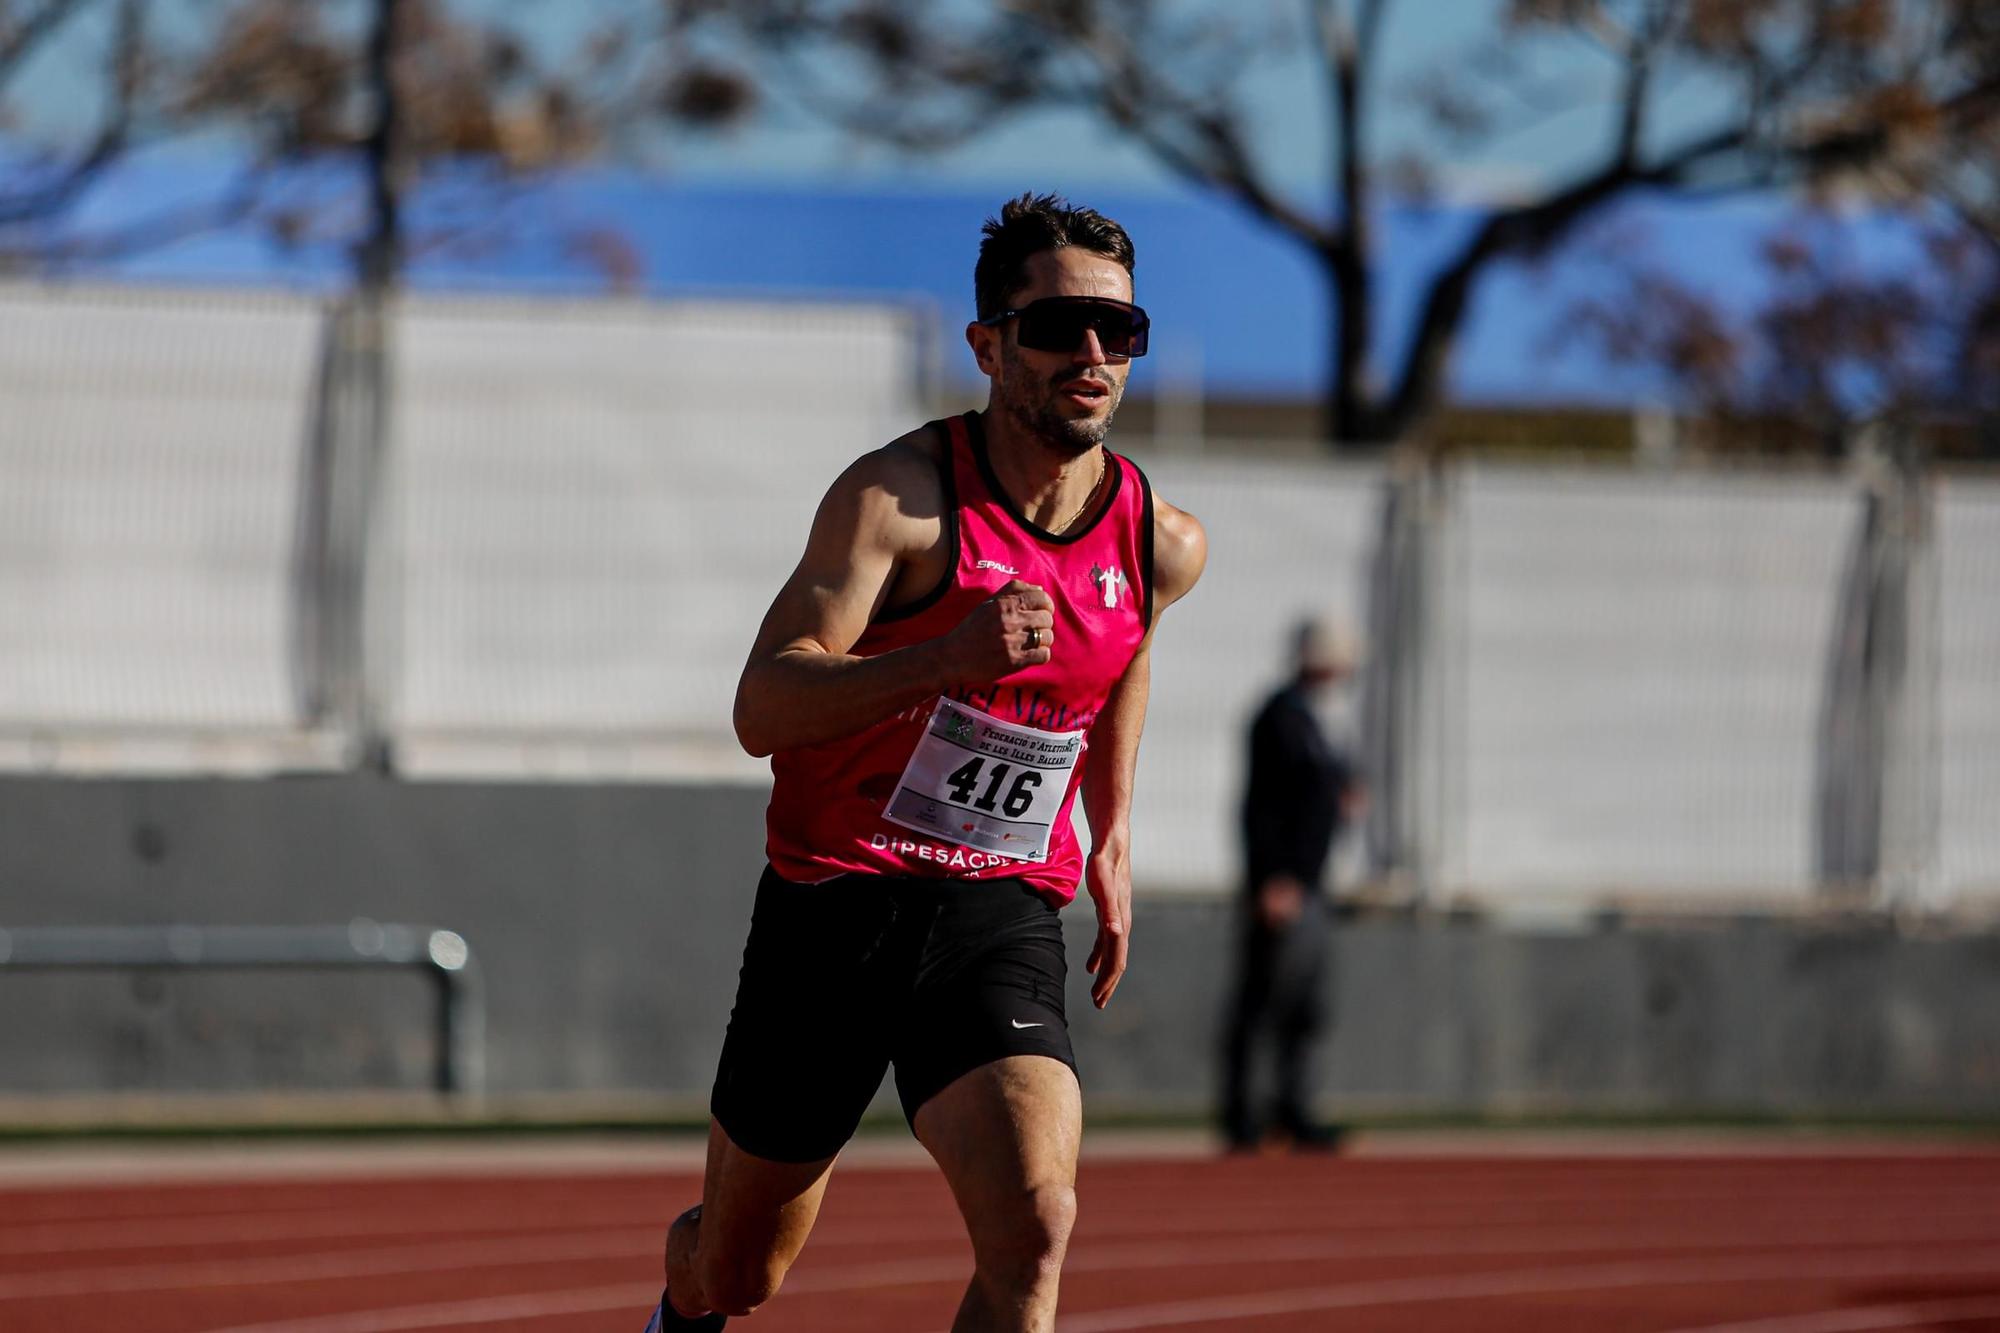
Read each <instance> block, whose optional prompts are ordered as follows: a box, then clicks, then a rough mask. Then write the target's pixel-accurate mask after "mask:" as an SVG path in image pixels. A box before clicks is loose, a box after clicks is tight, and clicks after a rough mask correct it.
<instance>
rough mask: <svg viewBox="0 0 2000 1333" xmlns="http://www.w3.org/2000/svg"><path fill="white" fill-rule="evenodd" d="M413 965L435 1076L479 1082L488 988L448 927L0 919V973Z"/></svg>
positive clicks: (463, 1085) (463, 1087)
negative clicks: (430, 1028) (10, 922)
mask: <svg viewBox="0 0 2000 1333" xmlns="http://www.w3.org/2000/svg"><path fill="white" fill-rule="evenodd" d="M357 967H360V968H418V969H421V970H423V971H426V972H428V973H429V974H430V975H431V977H432V979H433V980H434V981H435V983H436V986H437V1000H438V1003H437V1017H436V1034H437V1047H436V1049H437V1059H436V1066H435V1084H436V1087H437V1090H438V1091H439V1092H440V1093H443V1094H445V1095H446V1096H448V1097H451V1098H453V1099H454V1100H457V1101H462V1102H471V1101H476V1100H477V1099H478V1098H479V1097H480V1096H481V1095H482V1094H483V1093H484V1092H485V1087H486V997H485V991H484V988H483V986H482V984H481V981H480V976H479V969H478V966H477V964H476V962H475V960H474V959H473V956H472V949H471V947H470V946H469V945H467V944H466V942H465V938H464V937H463V936H462V935H459V934H458V933H457V932H456V931H450V930H439V929H433V928H432V927H429V926H411V925H396V924H387V923H382V922H376V921H371V920H369V919H367V918H357V919H356V920H354V921H351V922H349V923H348V924H347V925H344V926H40V927H30V928H22V929H12V930H9V929H0V976H4V975H6V974H7V973H9V972H15V971H24V970H30V969H42V970H75V969H87V968H96V969H121V970H139V969H151V968H161V969H211V970H223V969H236V970H263V969H276V970H293V969H297V970H305V969H346V968H357Z"/></svg>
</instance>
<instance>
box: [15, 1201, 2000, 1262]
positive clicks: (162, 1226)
mask: <svg viewBox="0 0 2000 1333" xmlns="http://www.w3.org/2000/svg"><path fill="white" fill-rule="evenodd" d="M1823 1193H1824V1192H1821V1193H1820V1194H1814V1195H1812V1196H1810V1198H1808V1196H1806V1195H1805V1194H1803V1193H1802V1192H1787V1193H1786V1194H1784V1195H1782V1196H1780V1197H1778V1198H1777V1199H1775V1200H1773V1199H1769V1198H1760V1199H1747V1200H1740V1201H1739V1198H1738V1196H1734V1195H1732V1196H1727V1197H1724V1196H1718V1195H1715V1194H1712V1193H1711V1194H1703V1195H1699V1196H1695V1195H1682V1196H1678V1197H1675V1196H1666V1195H1662V1194H1658V1193H1650V1192H1649V1193H1648V1194H1647V1195H1646V1196H1645V1203H1646V1205H1647V1207H1648V1210H1649V1214H1648V1215H1649V1219H1650V1220H1657V1219H1658V1215H1659V1212H1660V1209H1661V1207H1662V1205H1663V1204H1664V1203H1666V1202H1669V1201H1671V1202H1704V1203H1715V1204H1718V1205H1721V1204H1728V1205H1730V1206H1729V1208H1728V1212H1727V1217H1728V1220H1729V1221H1731V1222H1738V1223H1741V1222H1748V1221H1750V1220H1751V1219H1752V1218H1763V1219H1764V1220H1765V1221H1766V1222H1767V1224H1768V1225H1770V1226H1773V1227H1781V1228H1785V1229H1790V1228H1791V1227H1792V1225H1793V1224H1794V1219H1796V1218H1797V1217H1799V1216H1800V1215H1801V1214H1802V1213H1806V1212H1815V1213H1822V1214H1827V1215H1839V1214H1842V1213H1846V1212H1849V1211H1851V1210H1853V1209H1857V1208H1859V1207H1860V1206H1861V1205H1862V1204H1864V1203H1865V1204H1866V1205H1867V1207H1866V1211H1867V1213H1868V1214H1869V1216H1871V1217H1872V1218H1875V1219H1877V1220H1879V1219H1881V1218H1883V1217H1885V1216H1887V1215H1888V1212H1887V1210H1886V1208H1885V1205H1889V1204H1892V1203H1896V1202H1900V1201H1899V1200H1897V1197H1896V1196H1897V1195H1898V1194H1899V1193H1902V1194H1907V1195H1908V1196H1909V1197H1910V1200H1911V1202H1912V1204H1913V1207H1912V1208H1911V1209H1910V1210H1909V1215H1910V1216H1911V1217H1913V1218H1916V1219H1919V1220H1926V1221H1927V1220H1931V1219H1935V1218H1937V1217H1940V1216H1951V1217H1955V1218H1957V1217H1971V1216H1988V1217H1992V1218H1994V1219H1995V1220H1996V1221H2000V1189H1996V1188H1995V1187H1994V1186H1989V1185H1985V1184H1973V1185H1965V1186H1960V1187H1956V1188H1953V1187H1950V1186H1942V1185H1941V1186H1938V1187H1934V1188H1931V1189H1926V1190H1922V1191H1917V1190H1906V1191H1896V1190H1871V1191H1860V1190H1849V1191H1846V1192H1844V1193H1843V1194H1842V1195H1840V1196H1836V1197H1831V1198H1827V1197H1822V1194H1823ZM1960 1196H1962V1197H1963V1198H1964V1199H1966V1200H1969V1201H1971V1202H1972V1203H1973V1204H1974V1205H1976V1206H1975V1207H1972V1208H1951V1209H1948V1210H1947V1209H1941V1208H1940V1207H1939V1204H1940V1203H1943V1202H1947V1201H1952V1200H1956V1199H1957V1198H1959V1197H1960ZM1600 1199H1601V1196H1597V1195H1592V1196H1589V1199H1588V1200H1587V1202H1589V1201H1598V1200H1600ZM1495 1202H1499V1203H1503V1204H1505V1205H1511V1206H1503V1207H1499V1208H1492V1209H1487V1208H1473V1207H1472V1206H1471V1204H1470V1202H1469V1201H1467V1200H1463V1199H1460V1200H1453V1201H1450V1202H1448V1203H1446V1202H1440V1203H1439V1204H1438V1205H1436V1206H1431V1207H1417V1208H1412V1207H1408V1206H1395V1205H1388V1206H1384V1207H1381V1208H1356V1207H1354V1206H1352V1203H1351V1201H1348V1202H1347V1203H1346V1204H1343V1205H1342V1206H1340V1207H1338V1208H1333V1209H1329V1208H1327V1207H1325V1206H1324V1205H1321V1206H1318V1207H1317V1208H1316V1209H1314V1208H1286V1207H1283V1206H1282V1201H1274V1202H1267V1203H1265V1204H1262V1205H1259V1206H1256V1207H1254V1208H1253V1207H1249V1206H1247V1205H1246V1206H1245V1207H1243V1208H1242V1209H1240V1210H1238V1209H1235V1208H1233V1207H1232V1206H1231V1205H1227V1204H1224V1205H1221V1206H1209V1207H1204V1208H1203V1209H1202V1211H1201V1214H1200V1219H1199V1222H1198V1223H1192V1222H1190V1221H1188V1220H1186V1218H1185V1216H1184V1215H1182V1214H1178V1213H1174V1212H1168V1213H1166V1214H1164V1215H1161V1214H1154V1215H1149V1216H1143V1217H1138V1218H1134V1219H1133V1220H1132V1221H1130V1222H1127V1223H1125V1224H1122V1225H1119V1226H1117V1227H1115V1228H1114V1229H1111V1230H1109V1231H1107V1232H1101V1233H1099V1234H1100V1235H1122V1236H1133V1237H1139V1236H1150V1235H1175V1234H1179V1233H1183V1232H1188V1231H1199V1233H1200V1234H1203V1235H1215V1234H1221V1233H1228V1232H1256V1233H1262V1232H1265V1231H1268V1230H1270V1229H1271V1226H1272V1223H1273V1220H1274V1219H1280V1218H1281V1219H1282V1220H1283V1223H1284V1224H1288V1226H1289V1229H1296V1230H1306V1229H1316V1230H1325V1231H1335V1230H1343V1229H1351V1230H1355V1231H1362V1232H1366V1233H1368V1234H1370V1235H1379V1234H1380V1233H1381V1232H1382V1231H1383V1230H1385V1229H1398V1228H1410V1229H1418V1228H1442V1227H1450V1226H1466V1227H1470V1226H1480V1227H1492V1226H1518V1225H1523V1224H1528V1225H1533V1224H1537V1223H1549V1222H1556V1221H1560V1222H1566V1223H1570V1224H1575V1225H1586V1224H1593V1225H1599V1226H1604V1227H1607V1228H1609V1227H1615V1226H1617V1225H1619V1224H1620V1223H1621V1222H1622V1221H1623V1219H1622V1218H1620V1217H1616V1216H1614V1217H1611V1218H1598V1217H1597V1216H1595V1214H1596V1213H1597V1212H1598V1211H1601V1210H1598V1209H1590V1208H1585V1209H1582V1210H1579V1211H1578V1212H1575V1213H1571V1212H1569V1211H1568V1210H1562V1212H1563V1215H1562V1216H1559V1217H1551V1216H1550V1213H1551V1212H1552V1211H1554V1210H1553V1209H1552V1207H1551V1205H1552V1204H1553V1203H1555V1202H1557V1201H1555V1200H1552V1199H1550V1198H1549V1197H1548V1196H1546V1195H1545V1194H1542V1193H1539V1192H1538V1193H1537V1195H1536V1196H1535V1197H1534V1198H1533V1199H1531V1200H1525V1201H1524V1200H1521V1199H1520V1198H1519V1197H1518V1196H1512V1197H1510V1198H1508V1199H1506V1200H1496V1201H1495ZM673 1211H674V1210H672V1209H658V1208H652V1207H648V1208H647V1209H646V1210H645V1211H644V1212H643V1213H637V1214H632V1215H618V1214H613V1215H611V1216H608V1217H607V1216H606V1215H605V1214H604V1213H603V1212H602V1211H598V1212H594V1213H593V1214H592V1215H591V1221H592V1225H593V1226H594V1227H603V1226H607V1225H621V1226H623V1225H631V1226H642V1225H646V1224H648V1223H654V1222H657V1225H658V1226H659V1227H660V1229H661V1231H662V1232H663V1233H664V1231H665V1228H666V1222H667V1220H669V1219H670V1217H671V1215H672V1212H673ZM1623 1211H1626V1212H1629V1209H1623ZM1314 1213H1317V1214H1318V1215H1313V1214H1314ZM1300 1214H1307V1215H1306V1216H1301V1215H1300ZM1468 1219H1469V1220H1468ZM1706 1223H1707V1219H1705V1218H1704V1219H1699V1220H1698V1221H1697V1222H1695V1223H1691V1224H1698V1225H1706ZM425 1226H426V1229H428V1230H432V1231H437V1230H450V1231H457V1232H471V1233H478V1232H482V1231H483V1232H507V1231H525V1230H536V1229H542V1230H546V1229H548V1228H547V1227H546V1226H545V1225H544V1224H542V1223H540V1222H537V1221H535V1220H532V1219H521V1220H518V1221H517V1220H512V1219H490V1218H488V1217H482V1218H479V1219H477V1220H473V1221H467V1222H456V1221H452V1220H450V1219H449V1218H443V1219H440V1218H431V1219H429V1220H428V1221H427V1222H426V1223H425ZM408 1230H409V1223H408V1216H407V1214H396V1215H384V1216H383V1217H382V1218H381V1219H380V1220H379V1221H377V1220H376V1219H375V1218H373V1217H370V1216H369V1215H368V1214H366V1213H347V1212H342V1211H339V1210H337V1209H336V1210H334V1211H333V1212H331V1213H328V1212H325V1211H308V1210H307V1209H304V1208H299V1209H289V1210H287V1211H285V1212H284V1213H281V1214H274V1213H272V1212H259V1211H248V1212H230V1213H211V1214H162V1215H159V1216H145V1217H132V1218H127V1219H118V1220H104V1219H97V1220H91V1221H87V1222H70V1221H49V1222H26V1223H13V1224H7V1225H0V1259H4V1258H5V1257H6V1256H8V1255H25V1254H60V1253H77V1252H81V1251H85V1250H91V1249H114V1250H115V1249H128V1248H139V1249H180V1248H186V1249H194V1248H201V1247H203V1246H206V1245H212V1244H216V1243H222V1242H230V1241H264V1240H271V1241H277V1240H296V1239H328V1238H334V1237H346V1238H352V1239H359V1238H361V1237H365V1236H368V1235H371V1234H390V1235H401V1234H407V1232H408ZM846 1232H860V1233H863V1236H856V1237H850V1236H848V1235H845V1234H843V1233H846ZM933 1232H934V1229H933V1228H925V1229H921V1230H916V1231H912V1232H909V1233H907V1234H909V1235H910V1236H912V1238H915V1239H922V1238H924V1237H926V1236H928V1235H931V1234H933ZM901 1234H905V1233H896V1234H895V1235H891V1234H890V1233H887V1232H884V1231H883V1230H882V1229H881V1227H880V1226H879V1225H878V1224H877V1223H876V1222H875V1221H874V1220H873V1219H872V1218H861V1217H856V1218H841V1219H830V1220H822V1222H821V1224H820V1227H819V1228H818V1230H816V1231H815V1232H814V1233H813V1243H814V1245H815V1246H816V1247H818V1248H824V1247H826V1246H827V1245H830V1244H861V1243H874V1242H876V1241H879V1240H884V1239H895V1238H899V1237H900V1235H901Z"/></svg>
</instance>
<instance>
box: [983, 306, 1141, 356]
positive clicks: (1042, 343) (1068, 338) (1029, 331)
mask: <svg viewBox="0 0 2000 1333" xmlns="http://www.w3.org/2000/svg"><path fill="white" fill-rule="evenodd" d="M1010 319H1019V320H1020V321H1021V322H1020V324H1019V325H1018V326H1017V327H1016V328H1015V330H1014V338H1015V341H1017V342H1019V343H1020V344H1021V346H1023V347H1032V348H1034V349H1035V350H1036V351H1038V352H1074V351H1075V350H1076V347H1077V344H1078V343H1080V342H1082V341H1083V331H1084V330H1085V329H1095V330H1096V331H1097V341H1098V345H1099V346H1101V347H1103V348H1104V354H1105V355H1106V356H1144V355H1145V354H1146V331H1147V330H1148V329H1150V328H1152V327H1153V321H1152V320H1150V319H1148V318H1147V317H1146V312H1145V311H1143V310H1141V309H1140V308H1139V307H1138V306H1135V305H1133V304H1132V303H1131V302H1130V301H1113V300H1111V299H1110V298H1109V297H1103V296H1044V297H1043V298H1042V299H1041V300H1039V301H1030V302H1028V304H1026V305H1024V306H1022V307H1021V308H1020V309H1019V310H1002V311H1001V312H1000V313H999V314H997V315H995V316H993V317H992V318H991V319H982V320H980V321H979V322H980V323H981V324H985V325H989V326H993V325H999V324H1004V323H1005V322H1006V321H1008V320H1010Z"/></svg>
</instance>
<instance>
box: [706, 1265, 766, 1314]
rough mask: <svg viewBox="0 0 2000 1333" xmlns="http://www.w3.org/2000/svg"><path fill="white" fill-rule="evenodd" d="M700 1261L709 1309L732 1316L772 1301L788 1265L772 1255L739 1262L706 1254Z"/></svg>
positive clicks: (747, 1312) (746, 1312) (745, 1312)
mask: <svg viewBox="0 0 2000 1333" xmlns="http://www.w3.org/2000/svg"><path fill="white" fill-rule="evenodd" d="M697 1264H698V1267H699V1272H700V1275H701V1294H702V1297H703V1298H704V1299H705V1300H706V1301H707V1302H708V1305H709V1308H711V1309H713V1310H715V1311H717V1312H718V1313H721V1314H726V1315H730V1316H732V1317H734V1316H738V1315H746V1314H749V1313H750V1312H751V1311H752V1310H755V1309H756V1308H757V1307H758V1306H760V1305H762V1304H763V1303H764V1302H766V1301H768V1300H770V1299H771V1298H772V1297H773V1296H775V1295H777V1294H778V1287H779V1286H780V1285H781V1284H782V1283H783V1282H784V1280H785V1265H784V1264H783V1263H782V1262H781V1261H780V1260H778V1259H776V1258H773V1257H768V1256H761V1255H760V1256H757V1257H756V1258H753V1259H751V1260H748V1261H739V1260H733V1259H728V1258H724V1257H718V1256H711V1255H702V1256H700V1258H699V1259H698V1260H697Z"/></svg>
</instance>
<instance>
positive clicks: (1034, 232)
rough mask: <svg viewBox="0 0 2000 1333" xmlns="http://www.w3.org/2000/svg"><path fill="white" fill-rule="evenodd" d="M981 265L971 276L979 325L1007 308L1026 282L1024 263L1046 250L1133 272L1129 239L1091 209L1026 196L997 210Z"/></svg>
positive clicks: (1044, 196)
mask: <svg viewBox="0 0 2000 1333" xmlns="http://www.w3.org/2000/svg"><path fill="white" fill-rule="evenodd" d="M981 230H982V231H983V232H984V233H985V236H986V239H985V240H983V241H981V242H980V243H979V263H978V265H977V266H976V267H974V268H973V270H972V295H973V301H974V304H975V305H977V307H978V310H979V318H980V319H991V318H993V317H994V316H995V315H997V314H999V313H1000V312H1001V311H1002V310H1005V309H1006V308H1007V298H1008V297H1009V296H1010V295H1012V294H1013V293H1014V292H1016V291H1019V290H1020V288H1021V285H1022V284H1023V283H1024V282H1026V281H1027V273H1026V269H1027V267H1028V261H1029V260H1030V259H1032V258H1034V257H1035V256H1036V255H1038V254H1040V253H1042V251H1044V250H1059V249H1061V248H1062V247H1063V246H1065V245H1074V246H1077V247H1079V248H1081V249H1084V250H1089V251H1090V252H1092V253H1093V254H1100V255H1103V256H1104V257H1105V258H1106V259H1110V260H1114V261H1116V262H1117V263H1119V264H1121V265H1123V266H1124V269H1125V271H1126V272H1127V273H1128V274H1129V273H1130V272H1131V271H1132V264H1133V255H1132V238H1131V237H1130V236H1127V235H1126V234H1125V229H1124V228H1123V227H1121V226H1119V225H1118V224H1117V223H1115V222H1113V221H1112V220H1111V219H1110V218H1108V217H1105V216H1104V214H1102V213H1100V212H1098V211H1097V210H1096V209H1094V208H1075V207H1072V206H1071V204H1070V202H1069V200H1067V199H1065V198H1063V197H1062V196H1061V195H1057V194H1033V193H1029V194H1024V195H1022V196H1021V197H1020V198H1019V199H1009V200H1008V201H1007V202H1006V203H1004V204H1002V205H1001V206H1000V216H999V217H997V218H988V219H986V225H985V227H983V228H982V229H981Z"/></svg>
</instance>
